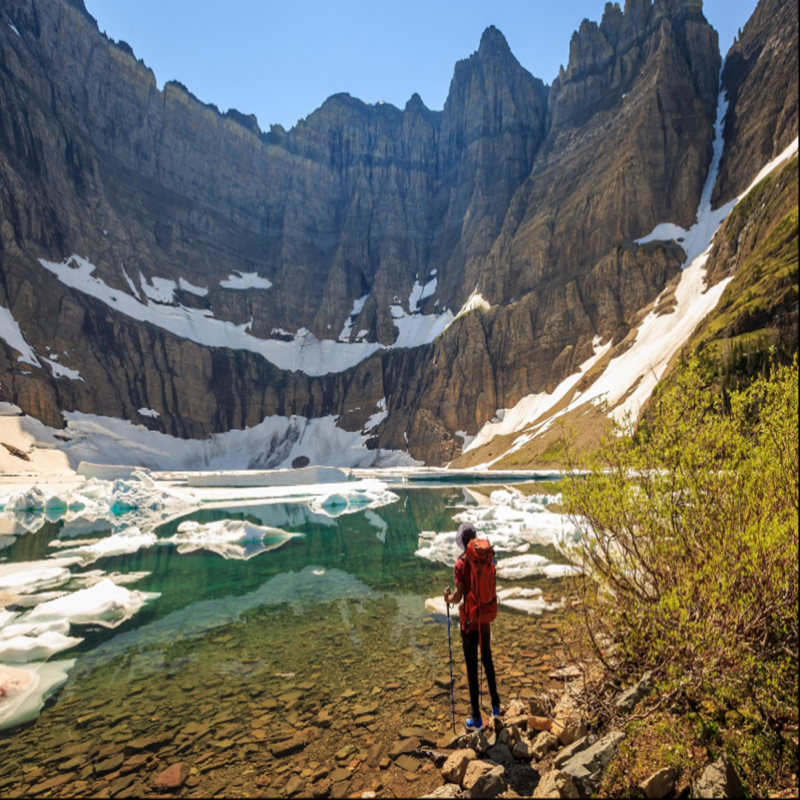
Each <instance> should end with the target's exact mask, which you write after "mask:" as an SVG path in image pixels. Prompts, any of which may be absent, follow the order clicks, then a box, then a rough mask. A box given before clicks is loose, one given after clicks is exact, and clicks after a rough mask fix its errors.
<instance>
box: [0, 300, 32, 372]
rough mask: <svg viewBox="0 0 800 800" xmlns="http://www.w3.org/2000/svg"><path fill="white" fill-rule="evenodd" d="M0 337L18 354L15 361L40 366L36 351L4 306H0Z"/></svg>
mask: <svg viewBox="0 0 800 800" xmlns="http://www.w3.org/2000/svg"><path fill="white" fill-rule="evenodd" d="M0 339H3V341H5V343H6V344H8V345H9V346H10V347H11V348H12V349H13V350H16V351H17V352H18V353H19V354H20V355H19V358H18V359H17V361H21V362H25V363H27V364H35V365H36V366H40V364H39V359H38V358H37V357H36V353H34V352H33V350H32V349H31V347H30V345H29V344H28V343H27V342H26V341H25V337H24V336H23V335H22V330H21V329H20V327H19V323H18V322H17V321H16V320H15V319H14V317H13V315H12V314H11V309H10V308H6V307H5V306H0Z"/></svg>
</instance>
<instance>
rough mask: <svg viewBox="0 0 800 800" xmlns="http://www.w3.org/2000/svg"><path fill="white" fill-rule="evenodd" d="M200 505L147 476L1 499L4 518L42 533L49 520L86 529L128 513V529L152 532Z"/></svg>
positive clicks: (93, 481)
mask: <svg viewBox="0 0 800 800" xmlns="http://www.w3.org/2000/svg"><path fill="white" fill-rule="evenodd" d="M195 504H196V503H195V502H194V501H190V500H188V499H186V498H182V497H179V496H177V495H175V494H173V493H172V492H170V491H168V490H166V489H160V488H157V487H155V485H154V483H153V481H152V480H151V479H150V478H149V477H148V476H147V475H146V474H144V473H134V475H133V476H132V478H131V479H130V480H116V481H103V480H97V479H96V478H92V479H90V480H88V481H86V482H85V483H84V484H83V485H82V486H81V487H80V488H79V489H78V490H75V491H62V492H56V493H51V492H49V491H45V490H43V489H41V488H40V487H38V486H34V487H32V488H31V489H28V490H25V491H22V492H18V493H17V494H14V495H9V496H6V497H2V498H0V508H2V511H0V515H2V516H4V517H6V518H9V519H12V520H14V521H15V522H16V523H17V524H19V525H20V526H22V527H24V528H25V529H27V530H31V531H33V530H38V529H39V528H40V527H41V526H42V525H43V524H44V522H45V521H46V520H47V519H53V520H55V519H65V520H66V521H67V522H68V523H70V522H72V521H75V520H78V521H79V524H80V526H81V527H82V528H86V526H87V525H91V524H92V523H93V521H96V520H98V519H102V520H105V521H107V522H110V523H112V524H113V525H117V524H119V520H118V519H117V518H118V516H119V515H121V514H123V513H124V514H125V523H126V527H132V526H134V525H138V526H140V527H143V528H146V529H150V528H152V527H155V526H156V525H157V524H159V523H161V522H163V521H165V520H166V519H169V518H172V517H174V516H176V515H177V514H178V513H179V512H182V511H188V510H189V509H190V508H191V507H192V506H193V505H195Z"/></svg>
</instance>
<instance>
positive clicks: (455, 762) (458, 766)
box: [442, 748, 478, 786]
mask: <svg viewBox="0 0 800 800" xmlns="http://www.w3.org/2000/svg"><path fill="white" fill-rule="evenodd" d="M477 757H478V754H477V753H476V752H475V751H474V750H471V749H468V748H467V749H464V750H456V751H455V753H453V754H452V755H450V756H449V757H448V759H447V761H445V762H444V766H443V767H442V777H443V778H444V779H445V781H447V783H457V784H458V785H459V786H460V785H461V783H462V782H463V780H464V774H465V773H466V771H467V767H468V766H469V762H470V761H474V760H475V759H476V758H477Z"/></svg>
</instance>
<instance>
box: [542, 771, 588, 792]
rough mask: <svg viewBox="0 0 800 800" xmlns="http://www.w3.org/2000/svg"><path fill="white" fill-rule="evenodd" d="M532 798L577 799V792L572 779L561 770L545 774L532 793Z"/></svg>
mask: <svg viewBox="0 0 800 800" xmlns="http://www.w3.org/2000/svg"><path fill="white" fill-rule="evenodd" d="M533 796H534V797H556V798H562V797H564V798H578V797H580V795H579V794H578V790H577V789H576V788H575V784H574V783H573V782H572V778H570V776H569V775H567V773H566V772H561V770H557V769H554V770H551V771H550V772H548V773H546V774H545V775H544V776H543V777H542V779H541V780H540V781H539V784H538V785H537V787H536V788H535V789H534V791H533Z"/></svg>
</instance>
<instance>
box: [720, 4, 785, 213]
mask: <svg viewBox="0 0 800 800" xmlns="http://www.w3.org/2000/svg"><path fill="white" fill-rule="evenodd" d="M797 56H798V54H797V3H792V2H789V0H759V3H758V5H757V6H756V9H755V11H754V12H753V16H752V17H751V18H750V19H749V20H748V22H747V24H746V25H745V26H744V28H743V30H741V31H740V36H739V37H738V40H737V41H736V42H734V44H733V47H731V49H730V51H729V52H728V55H727V56H726V58H725V68H724V70H723V71H722V87H723V89H725V91H726V92H727V96H728V100H729V103H730V104H729V106H728V114H727V116H726V117H725V153H724V154H723V157H722V163H721V164H720V176H719V180H718V182H717V187H716V190H715V192H714V204H715V205H721V204H722V203H725V202H727V201H728V200H730V199H732V198H733V197H736V195H738V194H740V193H741V192H742V191H743V190H744V189H746V188H747V187H748V186H749V185H750V183H751V181H752V180H753V179H754V178H755V177H756V175H757V174H758V171H759V169H760V168H761V166H762V165H763V164H765V163H767V162H768V161H771V160H772V159H773V158H775V157H776V156H777V155H778V154H780V153H781V152H782V151H783V150H784V149H785V148H786V147H787V146H788V145H789V144H790V143H791V142H792V140H793V139H794V138H795V137H796V136H797V92H798V84H797V63H798V61H797Z"/></svg>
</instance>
